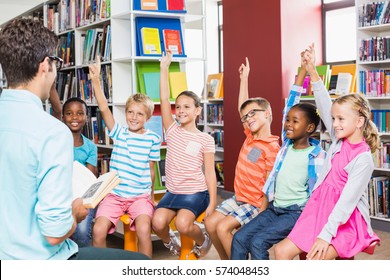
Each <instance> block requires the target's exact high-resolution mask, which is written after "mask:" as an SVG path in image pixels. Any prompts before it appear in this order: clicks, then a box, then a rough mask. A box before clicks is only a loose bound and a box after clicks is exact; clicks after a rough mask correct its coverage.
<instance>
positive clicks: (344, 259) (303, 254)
mask: <svg viewBox="0 0 390 280" xmlns="http://www.w3.org/2000/svg"><path fill="white" fill-rule="evenodd" d="M306 255H307V253H306V252H303V253H300V254H299V259H300V260H301V261H305V260H306ZM354 259H355V257H350V258H340V257H337V258H336V260H338V261H348V260H349V261H353V260H354Z"/></svg>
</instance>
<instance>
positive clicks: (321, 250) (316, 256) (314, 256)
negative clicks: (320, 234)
mask: <svg viewBox="0 0 390 280" xmlns="http://www.w3.org/2000/svg"><path fill="white" fill-rule="evenodd" d="M328 248H329V243H328V242H326V241H325V240H323V239H321V238H317V239H316V241H315V242H314V244H313V246H311V249H310V251H309V252H308V253H307V256H306V258H307V259H308V260H323V259H325V256H326V252H327V251H328Z"/></svg>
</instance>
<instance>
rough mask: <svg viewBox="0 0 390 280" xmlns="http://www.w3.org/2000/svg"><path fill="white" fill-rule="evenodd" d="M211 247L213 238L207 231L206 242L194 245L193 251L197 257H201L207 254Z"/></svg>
mask: <svg viewBox="0 0 390 280" xmlns="http://www.w3.org/2000/svg"><path fill="white" fill-rule="evenodd" d="M210 247H211V240H210V237H209V235H208V234H207V233H205V234H204V242H203V244H202V245H200V246H199V245H196V244H195V245H194V248H193V249H192V252H193V253H194V254H195V255H196V257H198V258H201V257H204V256H206V254H207V253H208V251H209V250H210Z"/></svg>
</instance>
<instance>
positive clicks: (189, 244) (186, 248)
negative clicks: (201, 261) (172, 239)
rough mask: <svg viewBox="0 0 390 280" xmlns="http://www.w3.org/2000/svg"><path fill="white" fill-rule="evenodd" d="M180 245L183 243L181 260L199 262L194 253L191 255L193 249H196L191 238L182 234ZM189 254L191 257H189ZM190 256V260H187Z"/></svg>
mask: <svg viewBox="0 0 390 280" xmlns="http://www.w3.org/2000/svg"><path fill="white" fill-rule="evenodd" d="M180 243H181V251H180V257H179V260H197V259H198V258H197V257H196V255H195V254H194V253H191V254H189V253H190V252H191V250H192V248H193V247H194V240H192V239H191V238H189V237H188V236H186V235H184V234H180ZM188 254H189V255H188ZM187 255H188V258H187Z"/></svg>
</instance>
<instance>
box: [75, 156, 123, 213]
mask: <svg viewBox="0 0 390 280" xmlns="http://www.w3.org/2000/svg"><path fill="white" fill-rule="evenodd" d="M119 183H120V179H119V177H118V175H117V172H116V171H110V172H107V173H104V174H102V175H100V176H99V177H98V178H96V176H95V175H94V174H93V173H92V171H90V170H89V169H88V168H87V167H86V166H84V165H83V164H81V163H79V162H78V161H74V162H73V176H72V190H73V198H74V199H75V198H78V197H81V198H82V199H83V204H84V206H85V207H86V208H95V207H96V206H97V205H98V204H99V203H100V201H101V200H102V199H103V198H104V197H105V196H106V195H107V194H109V193H110V192H111V191H112V190H113V189H114V188H115V187H116V186H117V185H118V184H119Z"/></svg>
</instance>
